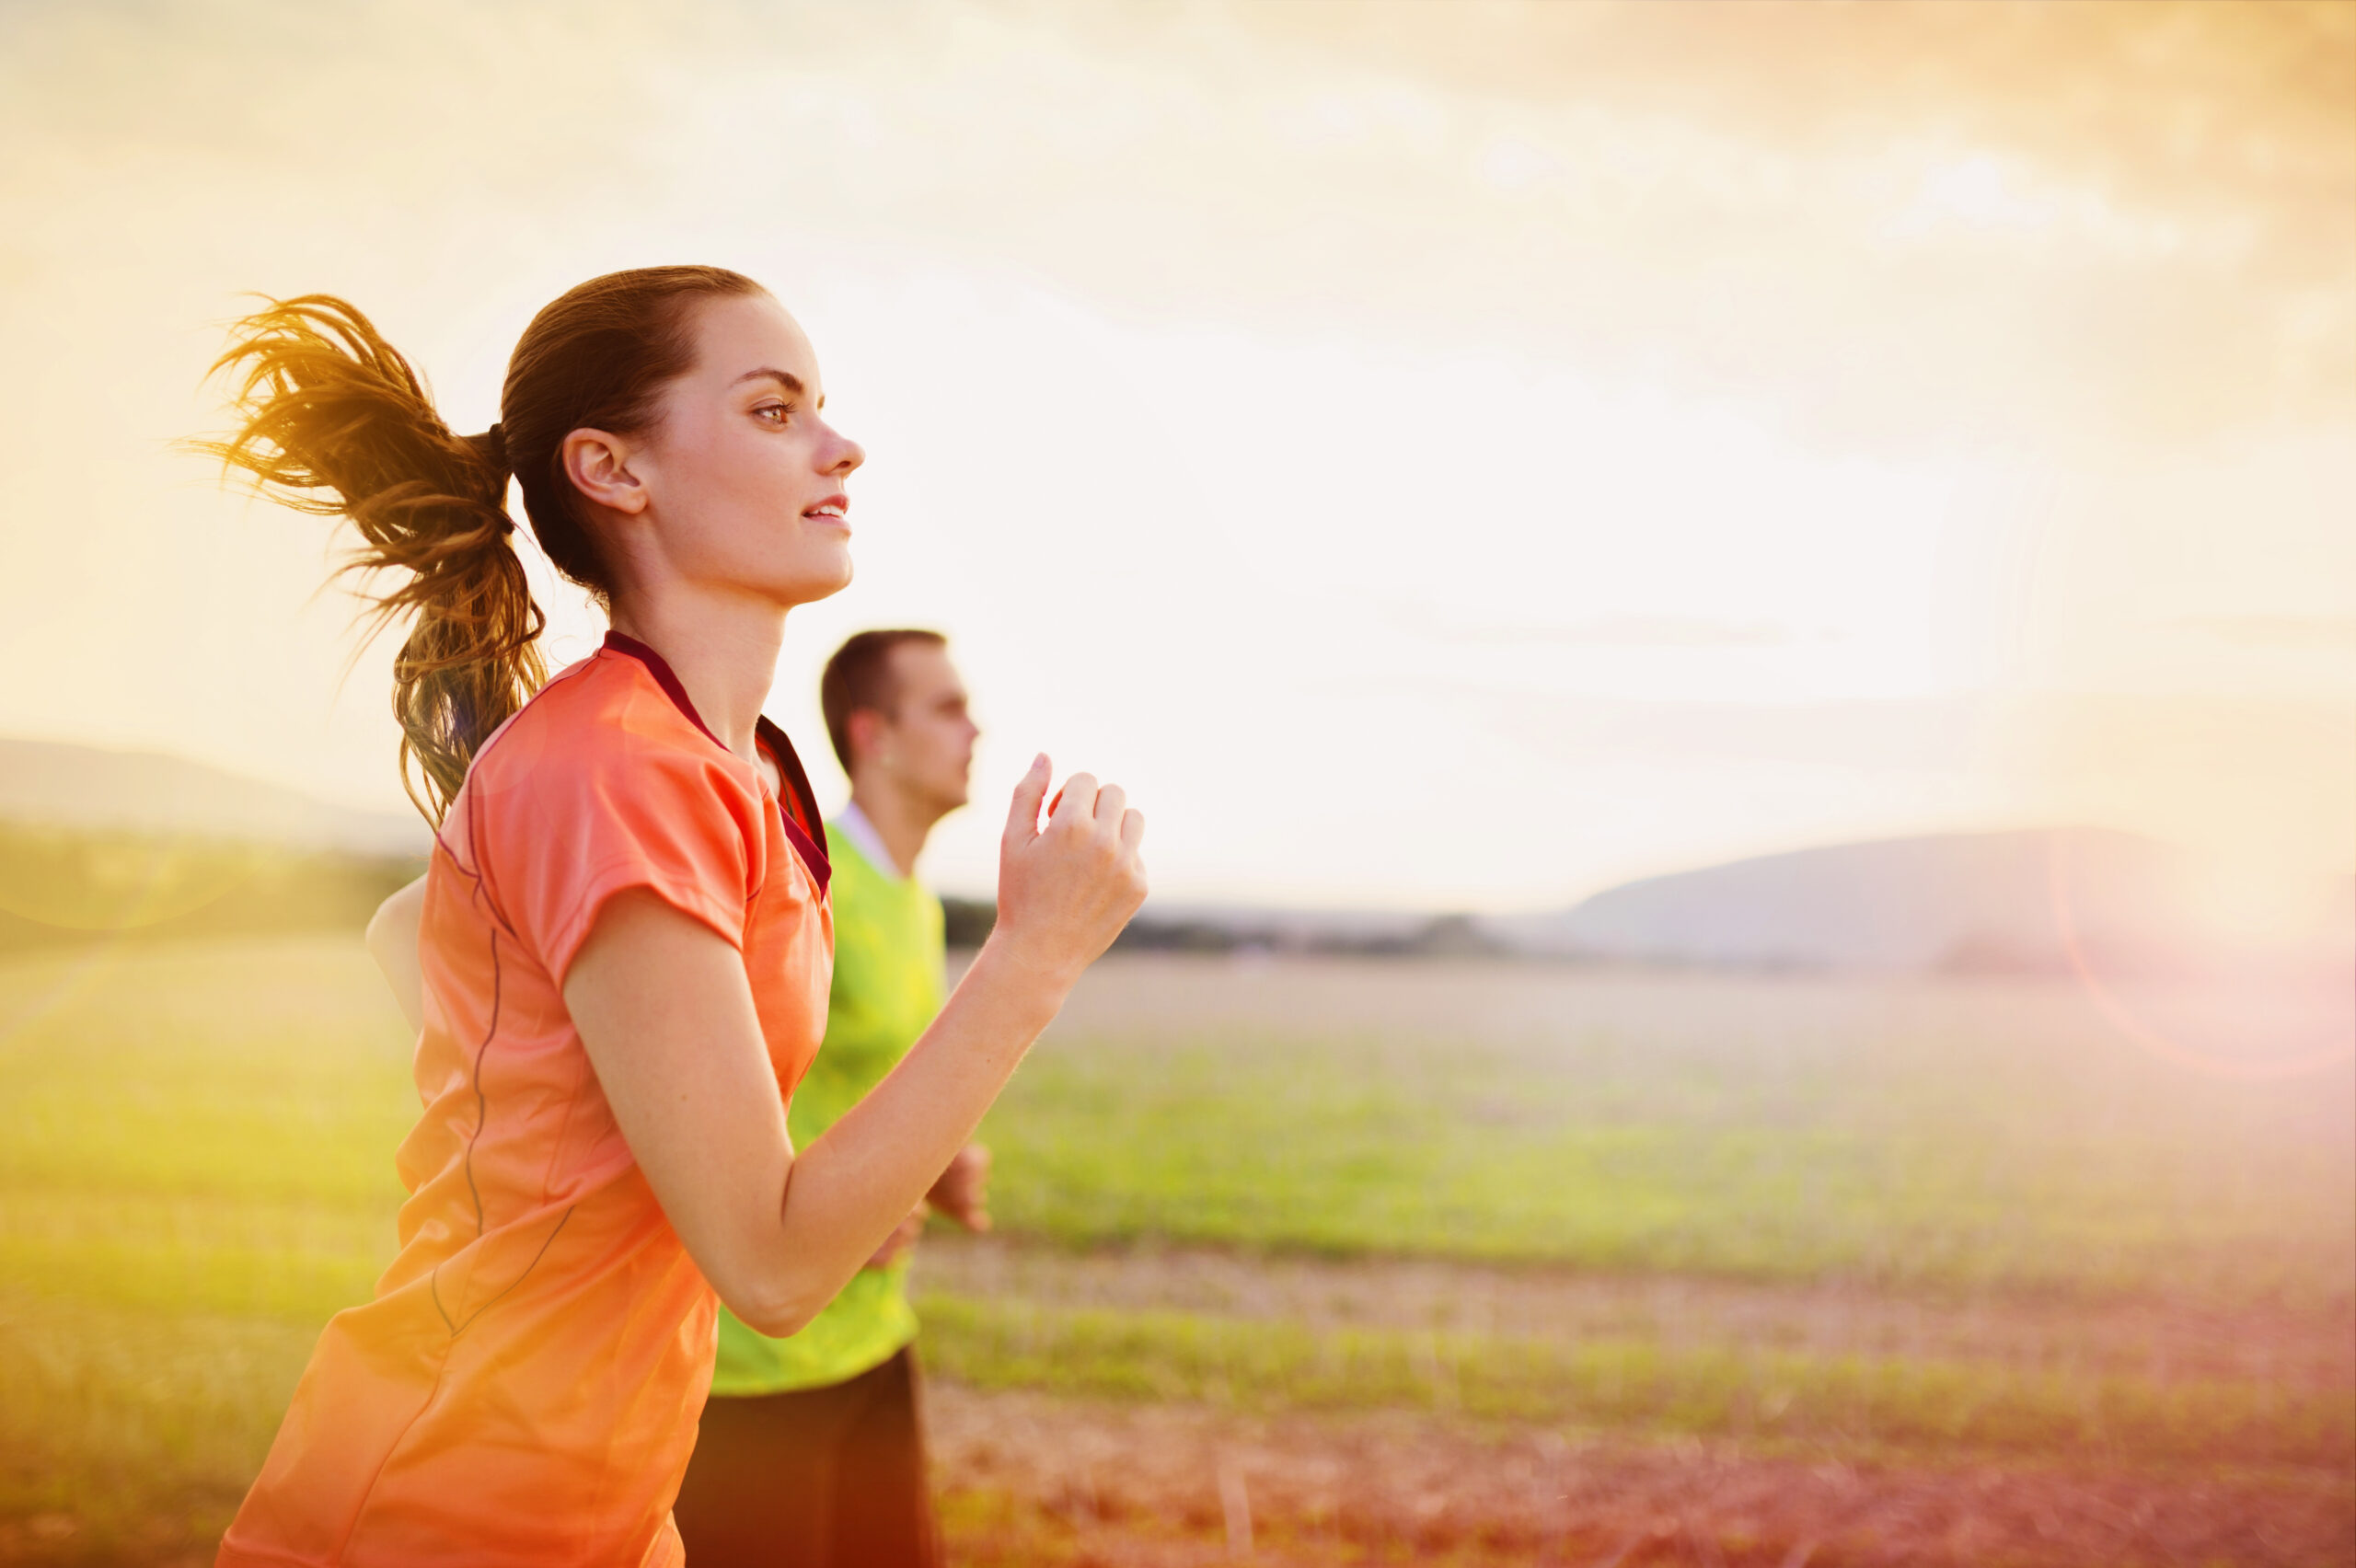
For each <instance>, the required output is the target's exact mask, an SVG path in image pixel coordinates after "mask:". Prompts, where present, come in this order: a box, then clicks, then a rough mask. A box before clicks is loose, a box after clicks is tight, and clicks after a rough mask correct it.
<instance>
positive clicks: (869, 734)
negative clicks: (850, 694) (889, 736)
mask: <svg viewBox="0 0 2356 1568" xmlns="http://www.w3.org/2000/svg"><path fill="white" fill-rule="evenodd" d="M843 727H844V729H845V730H846V731H847V732H849V740H850V755H852V756H853V757H854V758H856V759H857V760H858V761H860V762H863V763H864V762H873V761H874V760H875V755H876V751H877V748H878V747H880V746H881V745H882V744H883V732H884V731H885V730H887V729H889V728H890V727H891V726H890V722H889V721H887V720H886V719H885V718H884V717H883V714H881V713H879V712H877V711H876V710H875V709H872V708H854V709H851V710H850V713H849V716H848V717H846V718H845V719H844V721H843Z"/></svg>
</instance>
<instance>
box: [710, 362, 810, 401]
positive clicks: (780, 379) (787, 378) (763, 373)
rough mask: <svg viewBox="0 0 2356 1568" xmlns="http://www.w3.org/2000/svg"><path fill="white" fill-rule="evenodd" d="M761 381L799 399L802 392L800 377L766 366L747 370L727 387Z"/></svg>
mask: <svg viewBox="0 0 2356 1568" xmlns="http://www.w3.org/2000/svg"><path fill="white" fill-rule="evenodd" d="M761 380H769V381H774V382H776V383H778V384H779V385H780V386H783V387H784V388H785V389H786V390H787V391H788V392H791V393H792V394H793V395H794V396H795V397H797V398H799V397H801V396H802V395H803V385H802V377H800V376H798V375H794V374H793V373H792V372H791V371H785V370H775V369H772V368H771V367H769V366H768V365H763V366H762V367H761V368H760V369H758V370H748V371H746V372H745V374H744V375H740V376H738V377H737V378H736V379H735V380H733V381H732V382H730V383H729V384H728V385H730V386H743V385H744V384H745V382H747V381H761Z"/></svg>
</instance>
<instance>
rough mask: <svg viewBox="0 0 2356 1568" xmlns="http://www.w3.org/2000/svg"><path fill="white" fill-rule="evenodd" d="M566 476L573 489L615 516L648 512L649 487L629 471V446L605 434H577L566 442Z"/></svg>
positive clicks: (571, 435) (585, 432) (577, 431)
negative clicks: (647, 492) (615, 513)
mask: <svg viewBox="0 0 2356 1568" xmlns="http://www.w3.org/2000/svg"><path fill="white" fill-rule="evenodd" d="M562 450H563V453H564V473H565V477H566V478H569V479H571V480H572V486H573V488H574V489H575V490H579V491H580V492H581V493H582V494H583V495H584V496H586V497H588V498H589V499H590V500H591V501H593V502H596V503H597V504H598V505H599V506H602V507H605V508H606V509H607V510H608V511H612V512H623V513H640V512H643V511H645V510H646V487H645V485H643V484H641V482H640V481H639V478H638V476H637V475H636V474H633V473H631V472H630V471H629V455H630V454H629V443H628V442H626V441H624V440H623V439H622V438H621V437H620V436H618V435H609V434H607V433H606V432H604V431H602V430H576V431H574V432H572V434H570V435H568V436H566V437H565V438H564V446H563V448H562Z"/></svg>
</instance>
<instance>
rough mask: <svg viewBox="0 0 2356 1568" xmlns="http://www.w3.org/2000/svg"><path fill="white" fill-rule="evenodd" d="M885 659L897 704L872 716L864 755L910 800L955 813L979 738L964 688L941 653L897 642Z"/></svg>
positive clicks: (963, 795) (962, 800)
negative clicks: (873, 721) (871, 741)
mask: <svg viewBox="0 0 2356 1568" xmlns="http://www.w3.org/2000/svg"><path fill="white" fill-rule="evenodd" d="M889 658H890V659H891V669H892V681H893V689H894V691H895V694H896V697H897V700H896V701H895V703H894V704H893V709H892V711H890V712H888V713H880V714H878V715H876V719H877V721H878V722H877V723H876V724H875V726H874V728H873V731H872V734H873V736H874V744H873V745H872V747H870V748H869V749H868V753H867V755H868V756H869V757H870V758H872V766H873V767H876V768H877V769H878V770H879V771H880V772H882V773H883V775H884V776H885V777H886V778H890V779H891V780H892V782H893V784H894V785H895V787H897V788H898V789H900V790H903V791H905V792H906V793H907V795H908V796H909V797H910V798H911V799H913V800H916V801H923V802H925V803H928V804H930V805H932V806H934V807H936V808H937V809H939V810H940V811H941V812H942V813H948V812H953V811H955V810H956V809H957V808H958V807H959V806H962V805H964V803H965V799H966V787H967V778H968V775H970V774H971V773H972V771H973V767H974V740H975V737H976V736H978V735H979V734H980V733H981V730H980V728H979V727H978V726H976V724H975V722H974V721H973V719H972V717H971V716H970V715H969V714H967V712H966V710H965V683H964V682H963V681H961V680H959V679H958V678H957V666H956V665H954V664H953V663H950V662H949V654H948V651H946V650H945V649H941V648H935V647H933V646H931V645H930V644H928V643H922V642H903V643H901V644H900V645H899V646H898V647H896V648H894V649H893V650H892V651H891V653H890V655H889Z"/></svg>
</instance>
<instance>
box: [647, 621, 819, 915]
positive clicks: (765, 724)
mask: <svg viewBox="0 0 2356 1568" xmlns="http://www.w3.org/2000/svg"><path fill="white" fill-rule="evenodd" d="M605 646H606V648H608V649H609V650H611V651H614V652H616V653H622V654H627V655H628V656H629V657H630V658H632V659H635V660H637V661H638V662H639V663H641V664H643V665H645V666H646V673H647V674H650V675H653V677H654V684H655V685H656V686H661V687H662V688H663V695H664V696H665V697H667V698H670V699H671V701H672V702H673V704H674V705H676V707H677V708H678V709H679V711H680V712H681V713H682V714H683V715H685V716H686V718H687V722H688V723H690V724H693V725H694V726H695V727H696V728H697V729H698V730H699V731H701V732H703V736H704V738H705V739H706V740H708V741H710V743H711V744H713V745H716V746H720V749H721V750H722V751H726V750H727V749H728V748H727V747H726V746H724V745H721V741H720V737H719V736H718V735H715V734H713V733H712V732H711V730H710V726H708V725H706V724H705V723H704V721H703V716H702V715H701V714H699V713H698V712H697V711H696V705H695V704H694V703H692V702H690V701H688V700H687V687H686V686H682V685H681V684H680V682H679V676H678V673H677V672H676V671H675V670H673V669H672V668H671V662H670V661H669V660H667V659H665V658H664V657H663V655H662V654H660V653H657V652H656V651H654V650H653V649H652V648H649V647H648V646H647V645H646V644H645V643H643V642H641V641H640V640H638V639H637V638H635V637H625V636H623V635H622V634H621V633H620V632H618V631H608V632H607V633H606V642H605ZM753 737H754V739H755V740H756V741H757V742H758V743H759V744H762V745H764V746H767V747H768V753H769V755H770V756H772V757H774V758H776V759H777V771H778V777H779V778H780V779H781V780H783V781H784V784H785V789H784V790H782V791H781V792H780V794H779V796H778V802H777V810H778V817H779V819H780V821H781V822H782V823H783V824H784V826H785V836H786V838H787V840H788V841H789V842H791V844H792V846H793V852H794V853H795V854H797V855H799V856H801V857H802V864H803V867H804V868H805V869H807V870H808V871H809V872H810V877H811V880H812V881H814V882H816V883H817V884H818V891H819V892H821V893H824V892H825V891H826V886H827V884H828V882H831V881H832V880H833V878H834V865H833V863H832V862H831V861H829V860H828V859H827V858H826V837H825V835H824V832H823V830H822V829H821V828H820V827H819V825H818V821H819V818H818V797H817V794H816V792H815V791H814V790H812V789H811V788H810V775H809V774H807V773H805V772H804V771H803V767H802V758H801V756H800V755H799V754H797V753H796V752H795V751H794V749H793V743H792V742H791V741H790V740H788V739H787V738H786V734H785V732H784V731H783V730H780V729H779V728H778V727H777V726H776V725H775V724H772V723H771V722H769V720H768V715H767V714H763V715H762V716H761V717H760V718H758V719H757V720H756V721H754V724H753Z"/></svg>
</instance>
